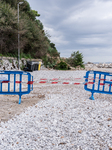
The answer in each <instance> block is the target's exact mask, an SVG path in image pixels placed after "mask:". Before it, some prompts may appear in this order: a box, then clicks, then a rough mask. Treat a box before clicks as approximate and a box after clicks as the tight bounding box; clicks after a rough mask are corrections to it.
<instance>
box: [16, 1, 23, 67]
mask: <svg viewBox="0 0 112 150" xmlns="http://www.w3.org/2000/svg"><path fill="white" fill-rule="evenodd" d="M22 3H23V2H19V3H18V4H17V10H18V70H20V63H19V61H20V35H19V4H22Z"/></svg>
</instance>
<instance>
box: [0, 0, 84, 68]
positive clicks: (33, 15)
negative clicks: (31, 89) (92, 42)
mask: <svg viewBox="0 0 112 150" xmlns="http://www.w3.org/2000/svg"><path fill="white" fill-rule="evenodd" d="M18 2H23V3H22V4H21V5H19V10H20V11H19V24H18V17H17V16H18V14H17V4H18ZM39 16H40V14H39V13H38V11H36V10H32V9H31V7H30V4H29V3H28V2H27V0H0V56H6V57H16V58H18V32H19V35H20V59H21V58H26V59H28V58H29V59H32V58H40V59H42V60H43V63H44V65H45V66H46V67H49V68H54V69H62V70H67V69H70V67H69V65H70V66H72V67H76V66H79V65H80V66H81V67H84V65H83V56H82V54H81V53H79V51H77V52H74V53H73V54H71V57H70V58H68V59H66V60H65V61H63V60H60V53H59V52H58V51H57V49H56V46H55V44H54V43H52V42H51V41H50V40H49V38H48V37H49V35H47V33H45V31H44V28H43V27H44V26H43V24H42V22H41V21H40V20H39V19H37V18H39ZM68 64H69V65H68ZM21 67H22V68H23V67H24V66H21Z"/></svg>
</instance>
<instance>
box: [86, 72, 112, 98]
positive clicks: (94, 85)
mask: <svg viewBox="0 0 112 150" xmlns="http://www.w3.org/2000/svg"><path fill="white" fill-rule="evenodd" d="M84 78H85V84H84V89H85V90H87V91H90V92H91V93H92V94H91V97H90V99H91V100H94V96H93V94H94V93H103V94H112V88H111V86H112V73H109V72H101V71H87V72H86V76H84Z"/></svg>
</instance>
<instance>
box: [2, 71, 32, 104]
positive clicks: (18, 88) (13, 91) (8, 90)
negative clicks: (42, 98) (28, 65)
mask: <svg viewBox="0 0 112 150" xmlns="http://www.w3.org/2000/svg"><path fill="white" fill-rule="evenodd" d="M32 90H33V76H31V74H30V73H28V72H23V71H0V94H2V95H19V104H21V96H22V95H23V94H29V93H30V91H32Z"/></svg>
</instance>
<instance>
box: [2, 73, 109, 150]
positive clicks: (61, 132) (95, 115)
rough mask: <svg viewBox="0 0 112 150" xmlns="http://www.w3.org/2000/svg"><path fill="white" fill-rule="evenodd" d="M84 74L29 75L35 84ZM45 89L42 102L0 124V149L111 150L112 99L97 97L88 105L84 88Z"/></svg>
mask: <svg viewBox="0 0 112 150" xmlns="http://www.w3.org/2000/svg"><path fill="white" fill-rule="evenodd" d="M85 73H86V72H85V71H65V72H63V71H46V70H42V71H38V72H34V73H32V74H33V76H34V80H38V79H39V78H41V76H42V77H43V78H45V77H48V78H49V79H51V78H54V77H55V78H59V77H60V78H61V77H63V78H65V77H66V78H70V77H71V78H79V77H81V78H83V76H84V75H85ZM37 77H38V79H37ZM37 86H38V85H37ZM39 86H40V85H39ZM46 86H48V89H47V90H48V91H49V92H48V93H47V92H46V90H45V91H44V88H43V89H42V90H43V93H44V92H45V100H44V101H40V102H39V103H38V104H36V105H35V106H32V107H29V108H28V109H26V111H25V112H23V113H21V114H20V115H17V116H15V117H14V118H13V119H10V120H9V121H7V122H5V123H4V122H1V127H0V149H3V150H6V149H7V150H20V149H23V150H24V149H25V150H26V149H32V150H38V149H39V150H44V149H45V150H58V149H59V150H78V149H79V150H108V149H109V150H111V148H112V119H111V117H112V101H111V96H110V97H109V96H108V98H107V97H106V96H105V97H103V96H102V95H98V94H97V96H96V97H97V98H95V101H91V100H89V95H90V93H89V92H87V91H85V90H84V87H83V85H78V86H74V85H71V86H68V85H55V88H54V85H41V86H40V87H41V88H42V87H46ZM49 87H53V88H50V89H49ZM48 97H49V99H48Z"/></svg>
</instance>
